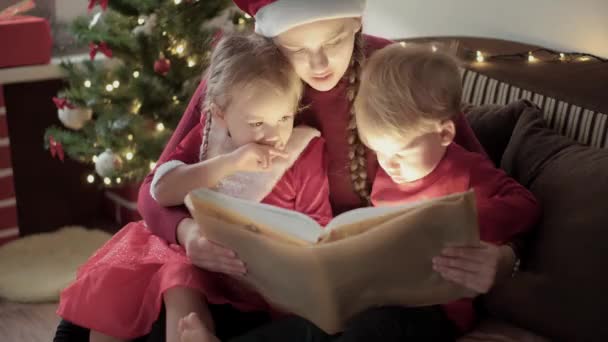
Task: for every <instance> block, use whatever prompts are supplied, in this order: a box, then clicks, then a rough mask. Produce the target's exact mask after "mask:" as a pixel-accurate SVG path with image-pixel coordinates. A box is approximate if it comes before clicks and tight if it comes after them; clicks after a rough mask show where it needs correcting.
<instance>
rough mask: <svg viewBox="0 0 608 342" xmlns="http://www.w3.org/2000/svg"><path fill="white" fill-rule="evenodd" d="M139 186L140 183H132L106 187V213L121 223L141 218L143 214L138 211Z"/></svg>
mask: <svg viewBox="0 0 608 342" xmlns="http://www.w3.org/2000/svg"><path fill="white" fill-rule="evenodd" d="M139 186H140V184H132V185H126V186H124V187H120V188H118V187H117V188H110V189H106V190H105V201H104V208H105V212H106V215H109V216H110V217H112V218H113V219H114V221H115V222H116V223H118V224H120V225H125V224H127V223H129V222H133V221H137V220H141V215H139V212H138V211H137V195H138V192H139Z"/></svg>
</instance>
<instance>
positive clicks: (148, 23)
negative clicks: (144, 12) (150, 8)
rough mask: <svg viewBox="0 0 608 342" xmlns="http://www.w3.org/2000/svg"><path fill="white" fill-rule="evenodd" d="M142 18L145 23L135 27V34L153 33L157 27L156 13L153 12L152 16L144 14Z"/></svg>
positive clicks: (147, 34)
mask: <svg viewBox="0 0 608 342" xmlns="http://www.w3.org/2000/svg"><path fill="white" fill-rule="evenodd" d="M140 19H143V24H140V25H139V26H137V27H135V28H134V29H133V34H135V35H138V34H144V35H146V36H149V35H151V34H152V31H153V30H154V28H156V14H151V15H150V16H142V17H141V18H140Z"/></svg>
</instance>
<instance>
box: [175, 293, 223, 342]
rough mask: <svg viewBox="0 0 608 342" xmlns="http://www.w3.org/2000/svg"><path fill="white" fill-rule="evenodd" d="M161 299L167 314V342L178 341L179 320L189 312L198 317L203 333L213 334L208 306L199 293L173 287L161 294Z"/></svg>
mask: <svg viewBox="0 0 608 342" xmlns="http://www.w3.org/2000/svg"><path fill="white" fill-rule="evenodd" d="M163 300H164V302H165V310H166V316H167V320H166V324H167V325H166V332H167V342H177V341H179V332H178V329H177V327H178V323H179V320H180V319H181V318H183V317H186V316H187V315H188V314H190V313H191V312H194V313H196V314H197V315H198V317H200V319H201V321H202V325H203V328H204V331H205V333H206V334H208V335H210V336H213V332H214V326H213V319H212V318H211V313H210V312H209V307H208V306H207V303H206V302H205V301H204V299H203V298H202V297H201V295H200V293H198V292H196V291H194V290H192V289H188V288H184V287H174V288H172V289H169V290H167V291H166V292H165V293H164V294H163ZM203 341H204V340H203Z"/></svg>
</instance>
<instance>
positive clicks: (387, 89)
mask: <svg viewBox="0 0 608 342" xmlns="http://www.w3.org/2000/svg"><path fill="white" fill-rule="evenodd" d="M434 50H436V49H431V47H430V46H428V45H416V46H412V45H408V46H406V47H404V46H401V45H400V44H392V45H390V46H387V47H385V48H383V49H381V50H379V51H377V52H376V53H374V54H373V55H372V57H371V58H369V59H368V61H367V62H366V64H365V66H364V68H363V72H362V75H361V86H360V88H359V93H358V94H357V98H356V100H355V112H356V117H357V127H358V130H359V135H360V136H361V139H362V140H363V141H364V142H366V141H367V140H366V139H368V138H369V137H381V136H387V135H388V136H391V137H394V138H397V139H400V138H404V137H411V134H412V133H421V132H425V131H427V129H428V127H429V124H430V123H432V122H437V121H443V120H448V119H451V118H452V117H454V116H455V115H457V114H458V113H459V112H460V108H461V96H462V83H461V82H462V81H461V76H460V70H459V62H458V60H457V59H456V57H455V56H454V55H453V54H450V53H447V52H442V51H440V50H438V51H435V52H434Z"/></svg>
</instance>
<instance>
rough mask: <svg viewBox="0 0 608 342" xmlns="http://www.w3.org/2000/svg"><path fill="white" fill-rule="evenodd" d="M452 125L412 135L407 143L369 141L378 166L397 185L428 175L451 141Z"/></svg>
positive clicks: (448, 123) (403, 141) (447, 124)
mask: <svg viewBox="0 0 608 342" xmlns="http://www.w3.org/2000/svg"><path fill="white" fill-rule="evenodd" d="M454 133H455V131H454V124H453V122H452V121H451V120H447V121H446V122H444V123H438V124H437V127H436V129H433V130H431V131H429V132H426V133H417V134H413V135H412V136H411V138H409V139H400V138H396V137H390V136H385V137H378V138H374V139H368V141H367V143H368V145H369V147H370V148H371V149H373V150H374V151H375V152H376V154H377V156H378V162H379V163H380V166H381V167H382V169H384V171H385V172H386V173H387V174H388V175H389V176H390V177H391V179H392V180H393V182H395V183H397V184H402V183H408V182H413V181H416V180H419V179H421V178H423V177H425V176H427V175H428V174H429V173H431V172H432V171H433V170H434V169H435V167H436V166H437V164H439V162H440V161H441V159H442V158H443V156H444V154H445V150H446V148H447V146H448V145H449V144H450V143H451V142H452V140H453V139H454Z"/></svg>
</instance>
